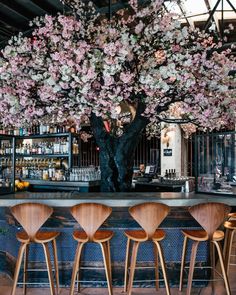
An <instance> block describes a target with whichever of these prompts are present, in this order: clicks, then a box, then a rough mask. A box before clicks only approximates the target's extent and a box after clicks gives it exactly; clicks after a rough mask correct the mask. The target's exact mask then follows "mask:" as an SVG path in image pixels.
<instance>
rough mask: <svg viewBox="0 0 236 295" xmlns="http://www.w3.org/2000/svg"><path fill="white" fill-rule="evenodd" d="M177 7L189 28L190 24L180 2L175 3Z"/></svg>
mask: <svg viewBox="0 0 236 295" xmlns="http://www.w3.org/2000/svg"><path fill="white" fill-rule="evenodd" d="M177 5H178V6H179V9H180V11H181V12H182V14H183V16H184V18H185V20H186V22H187V24H188V25H189V26H191V25H190V22H189V20H188V18H187V15H186V12H185V10H184V8H183V6H182V4H181V2H180V1H178V2H177Z"/></svg>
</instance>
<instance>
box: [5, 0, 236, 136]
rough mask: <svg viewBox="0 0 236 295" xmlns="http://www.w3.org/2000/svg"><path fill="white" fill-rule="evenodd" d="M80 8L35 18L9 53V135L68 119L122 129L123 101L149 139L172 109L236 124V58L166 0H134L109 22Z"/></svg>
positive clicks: (206, 121)
mask: <svg viewBox="0 0 236 295" xmlns="http://www.w3.org/2000/svg"><path fill="white" fill-rule="evenodd" d="M76 3H77V4H76V7H75V10H76V14H75V15H73V16H72V15H70V16H68V15H62V14H58V15H57V16H50V15H46V16H45V17H41V18H36V19H35V20H34V21H33V22H32V26H33V28H34V29H33V32H32V35H31V36H28V37H25V36H23V35H22V34H19V35H18V36H14V37H13V38H12V39H11V40H10V41H9V44H8V45H7V46H6V47H5V48H4V49H3V50H2V55H1V58H0V118H1V119H0V120H1V121H2V123H3V124H4V125H5V126H7V125H14V126H19V125H22V123H23V124H25V125H27V124H32V122H50V123H55V124H56V123H62V122H63V121H66V120H68V118H70V119H73V120H74V121H75V122H76V124H77V125H78V126H79V125H80V124H81V123H82V122H85V121H86V122H87V121H89V120H90V117H91V114H92V113H93V114H94V115H96V116H98V117H102V118H103V120H113V119H114V120H115V119H118V117H119V114H118V112H117V107H119V106H120V105H121V103H122V102H125V103H126V104H128V105H131V106H132V107H135V108H136V109H138V108H139V107H140V106H141V108H140V109H141V110H142V111H139V112H136V116H142V117H145V118H147V123H148V124H149V125H148V126H147V130H148V132H149V134H151V135H154V134H156V133H157V132H159V127H158V126H159V122H160V121H161V120H162V119H163V118H166V117H168V116H171V109H170V107H171V108H172V110H173V106H175V107H174V109H175V112H177V113H178V115H179V114H181V118H184V119H186V120H189V121H190V122H191V121H193V122H194V123H196V124H198V125H200V126H203V127H205V128H210V129H212V128H218V129H219V128H221V127H222V126H224V125H227V124H229V123H232V122H234V120H235V110H236V100H235V89H234V88H233V87H232V85H235V77H233V76H230V75H228V74H229V72H230V70H233V69H235V68H236V66H235V65H236V63H235V58H234V57H233V56H231V51H230V49H227V50H224V51H222V49H221V47H222V43H221V42H218V41H217V40H215V37H213V36H211V35H209V34H207V33H202V32H200V30H198V29H194V28H191V27H189V28H188V27H182V26H181V23H180V22H179V21H178V20H177V19H176V16H175V15H174V14H171V13H166V11H165V10H164V8H163V1H162V0H153V1H151V3H150V4H149V5H148V6H143V7H141V6H138V3H137V1H136V0H132V1H130V7H129V8H127V9H124V10H120V11H118V12H117V13H116V14H115V15H114V16H113V17H112V19H111V20H107V19H106V18H104V17H103V16H101V15H98V14H97V13H96V11H95V9H94V8H93V6H92V4H91V3H89V4H83V2H77V1H76ZM86 5H87V6H86ZM176 103H178V104H177V105H176ZM176 109H178V110H176ZM172 115H173V113H172ZM120 135H121V134H120V133H119V136H120Z"/></svg>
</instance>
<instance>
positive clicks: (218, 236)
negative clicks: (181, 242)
mask: <svg viewBox="0 0 236 295" xmlns="http://www.w3.org/2000/svg"><path fill="white" fill-rule="evenodd" d="M182 233H183V234H184V235H185V236H186V237H188V238H189V239H192V240H194V241H199V242H203V241H207V240H208V239H209V237H208V234H207V232H206V231H205V230H203V229H202V230H201V229H200V230H187V229H184V230H182ZM223 239H224V232H223V231H222V230H217V231H215V232H214V234H213V241H218V242H219V241H222V240H223Z"/></svg>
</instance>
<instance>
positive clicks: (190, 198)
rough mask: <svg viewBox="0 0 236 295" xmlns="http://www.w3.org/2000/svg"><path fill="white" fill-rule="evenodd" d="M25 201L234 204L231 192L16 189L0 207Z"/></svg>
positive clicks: (0, 200)
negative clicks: (109, 191)
mask: <svg viewBox="0 0 236 295" xmlns="http://www.w3.org/2000/svg"><path fill="white" fill-rule="evenodd" d="M23 202H24V203H25V202H39V203H44V204H48V205H49V206H53V207H70V206H73V205H75V204H79V203H88V202H95V203H102V204H105V205H108V206H111V207H130V206H133V205H135V204H138V203H143V202H159V203H164V204H167V205H169V206H172V207H186V206H192V205H195V204H199V203H206V202H221V203H226V204H228V205H230V206H236V197H235V196H234V195H210V194H196V193H178V192H165V193H158V192H157V193H151V192H131V193H79V192H50V193H47V192H42V193H41V192H18V193H16V194H6V195H0V207H8V206H13V205H16V204H19V203H23Z"/></svg>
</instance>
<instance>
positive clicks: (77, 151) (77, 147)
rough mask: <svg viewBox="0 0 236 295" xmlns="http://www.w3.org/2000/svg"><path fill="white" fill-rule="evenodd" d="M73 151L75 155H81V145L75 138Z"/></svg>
mask: <svg viewBox="0 0 236 295" xmlns="http://www.w3.org/2000/svg"><path fill="white" fill-rule="evenodd" d="M72 151H73V154H74V155H78V153H79V145H78V142H77V139H76V138H75V137H74V138H73V144H72Z"/></svg>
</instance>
